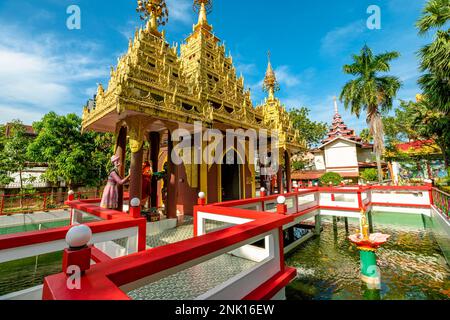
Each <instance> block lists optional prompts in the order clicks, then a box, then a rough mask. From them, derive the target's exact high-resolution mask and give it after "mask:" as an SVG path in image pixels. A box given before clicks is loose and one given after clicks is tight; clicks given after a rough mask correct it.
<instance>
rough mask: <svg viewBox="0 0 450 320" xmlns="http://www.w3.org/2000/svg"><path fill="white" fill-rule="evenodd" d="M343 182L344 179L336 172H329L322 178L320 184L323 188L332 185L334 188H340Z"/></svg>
mask: <svg viewBox="0 0 450 320" xmlns="http://www.w3.org/2000/svg"><path fill="white" fill-rule="evenodd" d="M341 182H342V177H341V175H340V174H339V173H336V172H327V173H325V174H324V175H323V176H322V177H320V184H321V185H322V186H329V185H330V183H331V184H332V185H333V186H338V185H340V184H341Z"/></svg>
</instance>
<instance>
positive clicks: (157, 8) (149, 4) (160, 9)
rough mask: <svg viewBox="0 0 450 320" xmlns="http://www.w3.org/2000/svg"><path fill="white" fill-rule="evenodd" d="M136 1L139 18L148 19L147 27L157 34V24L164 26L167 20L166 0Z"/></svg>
mask: <svg viewBox="0 0 450 320" xmlns="http://www.w3.org/2000/svg"><path fill="white" fill-rule="evenodd" d="M137 3H138V7H137V8H136V11H137V12H139V13H141V19H142V20H147V19H148V20H149V22H148V24H147V26H148V28H150V31H153V32H154V33H156V34H158V26H165V25H166V24H167V22H168V21H169V10H168V8H167V4H166V0H138V2H137Z"/></svg>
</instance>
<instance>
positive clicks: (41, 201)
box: [0, 191, 101, 215]
mask: <svg viewBox="0 0 450 320" xmlns="http://www.w3.org/2000/svg"><path fill="white" fill-rule="evenodd" d="M100 195H101V191H87V192H76V193H75V199H76V200H84V199H92V198H98V197H99V196H100ZM66 197H67V193H66V192H48V193H34V194H14V195H0V215H12V214H18V213H32V212H38V211H49V210H57V209H66V208H69V207H68V206H67V205H66V204H64V201H65V198H66Z"/></svg>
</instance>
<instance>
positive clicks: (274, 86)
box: [263, 51, 280, 100]
mask: <svg viewBox="0 0 450 320" xmlns="http://www.w3.org/2000/svg"><path fill="white" fill-rule="evenodd" d="M267 56H268V60H269V63H268V65H267V71H266V76H265V78H264V84H263V90H264V91H265V92H268V93H269V100H273V99H275V92H276V91H279V90H280V85H279V84H278V81H277V77H276V75H275V72H274V71H273V68H272V64H271V63H270V51H269V52H268V53H267Z"/></svg>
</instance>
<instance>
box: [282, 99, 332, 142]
mask: <svg viewBox="0 0 450 320" xmlns="http://www.w3.org/2000/svg"><path fill="white" fill-rule="evenodd" d="M309 113H310V110H309V109H308V108H305V107H301V108H298V109H292V110H291V111H290V112H289V116H290V118H291V120H292V125H293V127H294V129H295V130H298V131H299V132H300V136H301V137H302V138H303V139H305V141H306V145H307V147H308V148H311V147H314V146H316V145H318V144H319V143H320V142H321V141H322V139H323V138H324V136H325V134H326V133H327V130H328V126H327V124H326V123H325V122H317V121H312V120H311V119H310V117H309Z"/></svg>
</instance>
